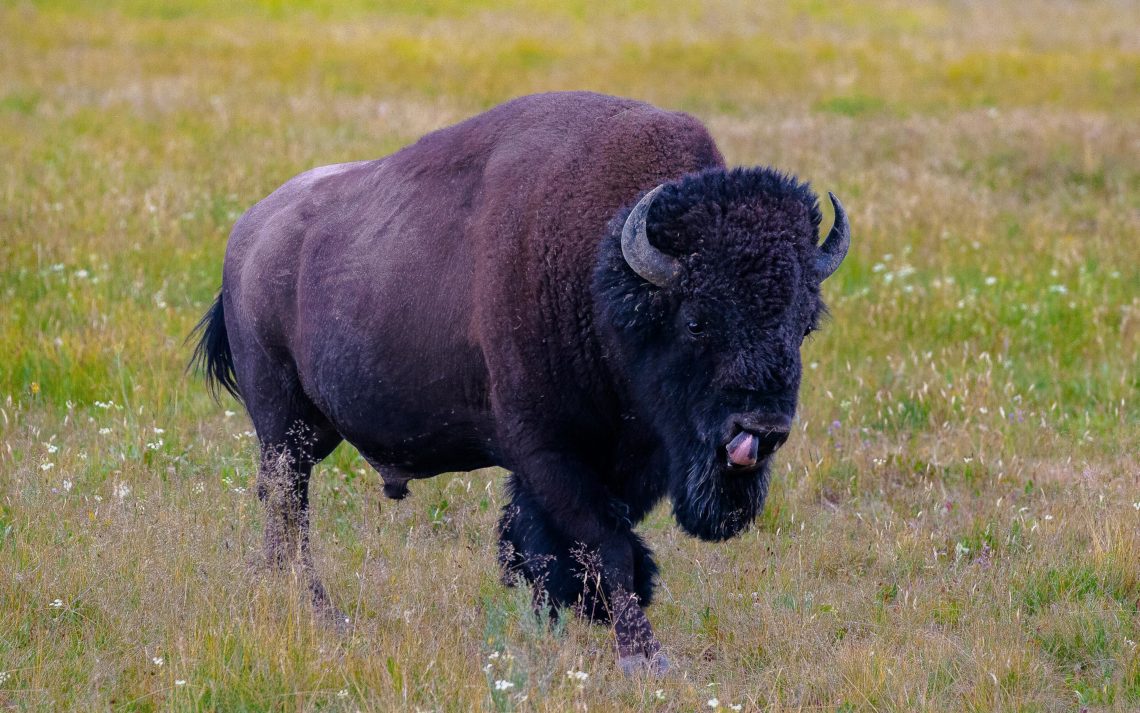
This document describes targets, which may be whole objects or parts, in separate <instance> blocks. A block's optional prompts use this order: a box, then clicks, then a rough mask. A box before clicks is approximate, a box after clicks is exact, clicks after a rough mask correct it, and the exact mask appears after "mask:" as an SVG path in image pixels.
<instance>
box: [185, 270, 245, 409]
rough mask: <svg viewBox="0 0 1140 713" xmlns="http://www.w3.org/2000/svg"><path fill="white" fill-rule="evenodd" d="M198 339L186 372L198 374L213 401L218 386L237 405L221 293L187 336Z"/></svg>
mask: <svg viewBox="0 0 1140 713" xmlns="http://www.w3.org/2000/svg"><path fill="white" fill-rule="evenodd" d="M195 337H197V338H198V344H197V346H195V347H194V354H193V356H191V357H190V364H189V365H188V367H187V369H188V370H189V369H194V370H197V371H200V372H202V373H203V374H204V375H205V377H206V388H208V389H209V390H210V395H211V396H213V397H214V400H215V401H216V400H217V399H218V387H219V386H220V387H222V388H223V389H225V390H226V391H228V392H229V393H230V395H231V396H233V397H234V398H235V399H237V400H238V401H239V402H240V401H241V394H240V393H239V392H238V385H237V379H236V377H235V374H234V355H233V352H231V351H230V340H229V338H228V336H227V335H226V316H225V312H224V308H223V307H222V293H221V292H218V298H217V299H216V300H214V304H213V306H212V307H210V309H209V310H208V311H207V312H206V314H205V315H203V316H202V320H201V321H200V322H198V324H197V325H196V326H195V327H194V331H193V332H191V333H190V339H194V338H195Z"/></svg>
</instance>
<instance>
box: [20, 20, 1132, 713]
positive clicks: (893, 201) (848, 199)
mask: <svg viewBox="0 0 1140 713" xmlns="http://www.w3.org/2000/svg"><path fill="white" fill-rule="evenodd" d="M371 5H372V3H365V2H361V1H359V0H355V1H353V2H348V3H334V2H331V1H328V0H310V1H309V2H307V3H300V4H299V5H298V6H292V5H289V6H287V4H286V3H281V2H260V3H256V4H251V5H248V6H241V7H239V6H237V5H236V4H231V3H224V2H220V1H219V0H213V1H204V2H200V3H196V2H190V1H189V0H182V1H181V2H177V1H174V0H168V1H167V2H163V3H152V2H142V1H141V0H117V1H115V2H108V3H100V4H98V9H96V8H95V5H83V6H78V7H73V6H71V4H70V3H64V2H45V3H40V4H32V3H14V4H13V3H5V4H3V5H0V155H2V156H3V157H4V160H3V161H2V162H0V196H2V198H0V294H2V295H3V297H4V303H5V305H4V315H3V318H2V319H0V364H2V366H0V438H2V441H3V443H2V448H0V708H4V707H6V706H7V707H11V708H14V709H49V710H50V709H77V710H100V709H129V710H136V709H148V710H149V709H158V708H163V709H165V708H173V709H220V710H281V709H288V710H318V709H319V710H345V711H352V710H378V711H383V710H393V709H408V710H412V709H422V710H468V709H494V710H508V709H516V710H552V711H555V710H556V711H562V710H568V709H582V710H584V709H586V708H592V709H595V710H597V709H601V710H610V709H636V708H647V709H654V710H689V711H691V710H709V707H708V702H709V701H710V700H711V699H714V698H715V699H717V701H718V702H719V705H720V706H721V707H722V708H725V709H728V707H729V706H731V705H733V704H738V705H741V706H742V707H743V708H744V709H755V710H760V709H763V710H775V711H783V710H806V711H855V710H868V711H870V710H877V711H882V710H947V711H951V710H963V709H965V710H977V711H991V710H1025V711H1037V710H1041V711H1052V710H1076V709H1081V708H1088V709H1090V710H1135V709H1136V708H1137V707H1140V651H1138V649H1137V648H1136V643H1135V642H1136V640H1137V639H1140V631H1138V629H1140V618H1138V617H1140V615H1138V613H1137V609H1138V603H1140V562H1138V557H1137V553H1138V552H1140V466H1138V464H1137V460H1136V456H1135V454H1136V451H1137V448H1138V447H1140V404H1138V397H1140V394H1138V393H1137V392H1138V390H1140V363H1138V356H1137V354H1138V352H1140V264H1138V261H1137V259H1136V254H1137V248H1136V238H1137V236H1138V235H1140V204H1138V202H1137V196H1138V195H1140V158H1138V156H1140V132H1138V131H1137V129H1136V127H1137V125H1138V121H1140V42H1138V41H1137V35H1136V33H1135V28H1136V27H1138V26H1140V12H1138V10H1137V6H1136V4H1135V3H1129V2H1107V1H1106V2H1018V3H1013V2H1003V3H974V4H960V3H951V4H941V3H933V2H907V3H901V2H899V3H889V4H885V3H870V2H834V3H832V2H826V3H825V2H813V1H810V0H796V1H795V2H790V3H771V4H763V5H762V4H758V3H752V2H745V1H744V0H717V1H715V2H704V3H699V4H698V3H680V2H675V1H674V2H658V3H652V4H650V3H642V2H634V1H633V0H617V1H616V2H608V3H588V2H585V1H584V0H576V1H574V2H569V3H562V4H559V5H558V6H557V7H556V8H553V7H548V4H547V3H538V2H533V1H526V0H515V1H513V2H509V3H494V2H489V1H483V2H475V3H468V2H459V1H458V0H434V1H433V2H427V3H411V2H407V3H404V2H385V3H382V5H383V6H384V8H383V9H375V8H373V7H371ZM560 88H593V89H598V90H602V91H607V92H612V93H617V94H625V95H632V96H637V97H641V98H645V99H649V100H651V101H654V102H657V103H660V104H662V105H665V106H670V107H675V108H683V109H686V110H688V111H691V112H693V113H695V114H697V115H698V116H700V117H701V118H702V119H704V120H705V121H706V122H707V123H708V125H709V126H710V127H711V128H712V131H713V133H714V135H716V136H717V138H718V139H719V141H720V142H721V146H722V149H723V150H724V152H725V154H726V155H727V156H728V157H729V159H730V161H732V162H735V163H745V164H749V163H767V164H774V165H777V166H780V167H782V168H785V169H788V170H792V171H794V172H796V173H798V174H799V175H801V176H802V177H805V178H809V179H811V180H812V181H813V182H814V183H815V184H816V185H817V186H818V187H819V188H820V189H832V190H835V191H836V192H837V193H838V194H839V195H841V196H842V197H843V199H844V201H845V203H846V204H847V205H848V208H849V210H850V212H851V213H852V222H853V225H854V232H855V242H854V248H853V253H852V255H851V257H849V259H848V261H847V263H846V264H845V266H844V268H843V270H841V271H840V273H839V274H838V275H836V276H835V277H834V278H833V279H832V280H830V281H829V282H828V283H827V285H826V289H825V292H826V294H827V296H828V298H829V301H830V303H831V306H832V312H833V314H834V319H833V320H832V321H831V323H830V324H829V325H827V327H826V328H825V330H824V331H823V332H822V333H821V334H819V335H818V337H816V338H815V339H814V340H813V341H812V342H810V343H809V344H808V345H806V347H805V362H806V363H808V365H809V368H808V370H807V374H806V375H805V390H804V394H803V407H802V413H801V418H800V421H799V428H800V431H801V432H800V433H797V434H796V436H795V437H794V438H793V440H792V442H791V443H790V444H789V447H788V448H787V449H785V450H784V451H782V452H781V458H780V464H779V477H778V478H777V479H776V481H775V485H774V489H773V494H772V498H771V502H770V505H769V507H768V509H767V510H766V512H765V513H764V515H763V516H762V517H761V518H760V521H759V522H758V524H757V527H756V528H755V529H753V530H752V531H751V532H749V533H747V534H746V535H744V536H742V537H741V538H739V539H737V540H735V541H733V542H731V543H727V544H723V545H705V544H701V543H698V542H695V541H693V540H691V539H688V538H686V537H684V536H683V535H681V534H680V533H679V531H678V530H677V529H676V527H675V526H674V525H673V524H672V523H671V522H670V520H669V518H668V515H667V512H666V511H665V510H664V509H662V510H661V511H659V512H658V513H656V514H655V515H654V516H653V517H652V518H651V519H650V520H649V521H648V522H647V523H645V525H644V527H643V528H642V529H643V531H644V532H645V533H646V536H647V538H648V540H649V541H650V542H651V544H652V545H653V546H654V548H655V549H656V550H657V551H658V553H659V554H660V560H661V564H662V570H663V573H664V578H663V583H662V588H661V592H660V599H659V603H657V604H655V605H654V606H653V607H652V609H651V610H650V617H651V619H652V620H653V621H654V623H655V624H656V626H657V628H658V632H659V635H660V637H661V639H662V641H663V642H664V643H665V645H666V647H667V649H668V650H669V652H670V654H671V656H672V658H673V660H674V661H675V662H676V663H677V666H676V670H675V672H674V673H672V674H670V675H669V676H668V677H666V678H662V679H660V680H632V681H630V680H625V679H622V678H621V677H620V676H619V675H618V674H617V673H616V671H615V666H614V656H613V652H612V648H611V646H612V645H611V641H610V636H609V634H608V633H607V632H606V631H605V630H602V629H599V628H597V627H589V626H586V625H584V624H582V623H581V622H577V621H570V622H564V623H560V624H556V625H554V626H552V627H551V626H548V625H547V622H541V621H538V620H536V619H535V618H534V617H533V616H532V615H531V614H530V613H529V611H528V606H527V596H526V594H525V592H518V591H510V590H506V589H504V588H503V587H502V586H501V585H500V584H499V582H498V573H497V571H496V567H495V563H494V542H493V540H494V538H493V525H494V521H495V519H496V514H497V509H498V508H499V506H500V500H501V498H502V494H501V474H500V473H498V472H496V471H482V472H477V473H470V474H454V475H450V476H443V477H440V478H436V479H435V480H432V481H426V482H422V483H419V484H415V485H413V497H412V498H410V499H409V500H406V501H403V502H401V503H398V504H396V503H390V502H388V501H382V499H381V497H380V492H379V491H380V489H379V487H378V486H379V483H378V478H377V477H376V476H375V474H374V473H372V472H371V471H368V470H366V468H365V466H364V464H363V462H362V461H361V460H360V459H359V458H358V457H357V456H356V455H355V454H354V453H353V452H351V451H350V450H347V449H342V450H340V451H338V452H337V453H336V454H335V455H334V456H333V457H332V458H331V459H330V460H329V461H328V462H327V463H326V464H325V465H323V466H321V467H320V469H319V471H318V473H317V477H316V479H315V483H316V488H317V491H316V495H315V506H314V507H315V511H314V514H315V526H316V542H315V546H316V556H317V564H318V567H319V569H320V570H321V571H322V573H323V574H324V576H325V579H326V583H327V584H328V585H329V587H330V591H331V592H332V593H333V595H334V597H335V598H336V599H337V601H338V602H339V603H340V604H341V606H342V607H344V608H345V609H347V610H349V611H351V612H352V613H353V614H354V616H355V621H356V629H355V631H354V632H353V633H352V634H351V635H349V636H347V637H338V636H337V635H335V634H334V633H332V632H329V631H326V630H325V629H323V628H322V627H321V626H319V625H317V624H316V623H314V622H313V621H311V619H310V617H309V614H308V611H307V609H306V608H305V606H304V597H303V595H302V594H301V592H300V588H299V587H298V585H297V584H296V583H295V582H292V581H291V579H290V578H289V577H283V578H281V579H279V580H266V579H263V578H258V577H254V576H252V575H251V574H250V573H249V569H248V564H249V562H250V560H251V558H252V556H253V555H254V554H255V553H256V551H257V547H258V538H259V536H260V523H261V513H260V510H259V506H258V504H257V502H256V498H255V497H254V496H253V495H252V493H251V492H249V490H248V488H249V487H250V484H251V480H252V472H253V467H254V463H253V454H254V447H253V443H252V441H251V439H250V438H249V436H248V434H247V433H246V429H248V423H247V422H246V420H245V418H244V415H243V414H241V413H240V412H239V413H237V414H233V415H226V414H225V413H223V409H225V408H230V409H233V410H235V411H238V409H237V407H236V406H234V405H233V404H232V403H229V404H223V405H222V406H221V407H218V406H215V405H214V404H212V403H211V402H210V401H209V400H208V398H207V397H206V395H205V392H204V389H203V387H202V385H201V384H200V383H199V382H198V381H197V380H193V379H186V378H184V376H183V374H182V368H183V364H184V363H185V359H186V357H187V349H186V348H185V347H184V346H183V344H182V339H183V337H184V335H185V334H186V333H187V332H188V331H189V328H190V326H191V325H192V324H193V322H194V321H195V320H196V319H197V317H198V316H199V315H200V314H201V312H202V311H203V310H204V309H205V306H206V304H207V302H208V300H209V299H210V298H211V296H212V294H213V292H214V290H215V289H216V288H217V285H218V279H219V277H218V276H219V274H220V264H221V256H222V250H223V246H224V242H225V236H226V233H227V231H228V229H229V226H230V225H231V223H232V221H233V219H234V218H235V217H236V216H237V215H238V214H239V213H240V211H241V210H243V209H244V208H245V207H246V206H248V205H250V204H251V203H252V202H253V201H255V200H257V199H258V198H260V197H261V196H263V195H264V194H265V193H267V192H268V191H269V190H271V189H272V188H274V187H275V186H276V185H278V184H279V183H281V182H282V181H283V180H284V179H286V178H287V177H289V176H290V175H292V174H294V173H296V172H298V171H300V170H302V169H305V168H308V167H311V166H314V165H319V164H327V163H333V162H337V161H343V160H351V159H358V158H367V157H374V156H379V155H382V154H384V153H387V152H389V151H391V150H393V149H395V148H397V147H398V146H400V145H402V144H404V143H405V142H407V141H409V140H411V139H413V138H415V137H416V136H418V135H419V134H421V133H423V132H424V131H427V130H429V129H432V128H435V127H438V126H441V125H444V124H446V123H449V122H451V121H453V120H455V119H458V118H460V117H462V116H465V115H467V114H469V113H472V112H474V111H477V110H479V109H480V108H483V107H487V106H490V105H492V104H494V103H497V102H498V101H500V100H503V99H505V98H508V97H510V96H513V95H517V94H522V93H526V92H529V91H536V90H543V89H560ZM378 508H379V509H378ZM568 671H585V672H587V673H588V674H589V675H588V677H587V678H585V680H580V679H579V678H575V677H570V676H568V675H567V672H568ZM497 681H507V682H509V683H510V684H512V687H508V688H505V689H503V690H497V689H496V686H495V684H496V682H497ZM502 685H503V684H500V686H502Z"/></svg>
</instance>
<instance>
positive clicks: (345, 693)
mask: <svg viewBox="0 0 1140 713" xmlns="http://www.w3.org/2000/svg"><path fill="white" fill-rule="evenodd" d="M336 697H337V698H348V689H347V688H342V689H340V690H339V691H337V692H336Z"/></svg>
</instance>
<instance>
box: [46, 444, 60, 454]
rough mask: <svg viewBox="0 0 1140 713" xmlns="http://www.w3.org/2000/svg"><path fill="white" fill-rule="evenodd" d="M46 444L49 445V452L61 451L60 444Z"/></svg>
mask: <svg viewBox="0 0 1140 713" xmlns="http://www.w3.org/2000/svg"><path fill="white" fill-rule="evenodd" d="M44 445H45V446H47V452H48V453H58V452H59V446H57V445H55V444H54V443H45V444H44Z"/></svg>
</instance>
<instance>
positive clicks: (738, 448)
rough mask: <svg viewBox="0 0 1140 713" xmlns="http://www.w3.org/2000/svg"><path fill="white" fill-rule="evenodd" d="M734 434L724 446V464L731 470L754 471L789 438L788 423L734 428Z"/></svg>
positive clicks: (738, 471) (737, 471)
mask: <svg viewBox="0 0 1140 713" xmlns="http://www.w3.org/2000/svg"><path fill="white" fill-rule="evenodd" d="M733 432H734V435H733V436H732V438H731V440H729V441H728V443H726V444H725V445H724V446H723V447H722V450H723V453H724V465H725V468H726V469H727V470H728V471H730V472H735V473H746V472H749V471H754V470H756V469H757V468H759V467H760V464H761V463H762V462H764V461H765V460H767V459H768V458H770V457H771V456H772V455H773V454H775V452H776V451H778V450H780V446H782V445H784V443H786V442H787V440H788V435H789V429H788V427H787V426H786V425H783V424H779V425H768V426H759V427H756V426H753V427H751V428H744V427H740V426H736V427H735V428H733Z"/></svg>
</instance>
